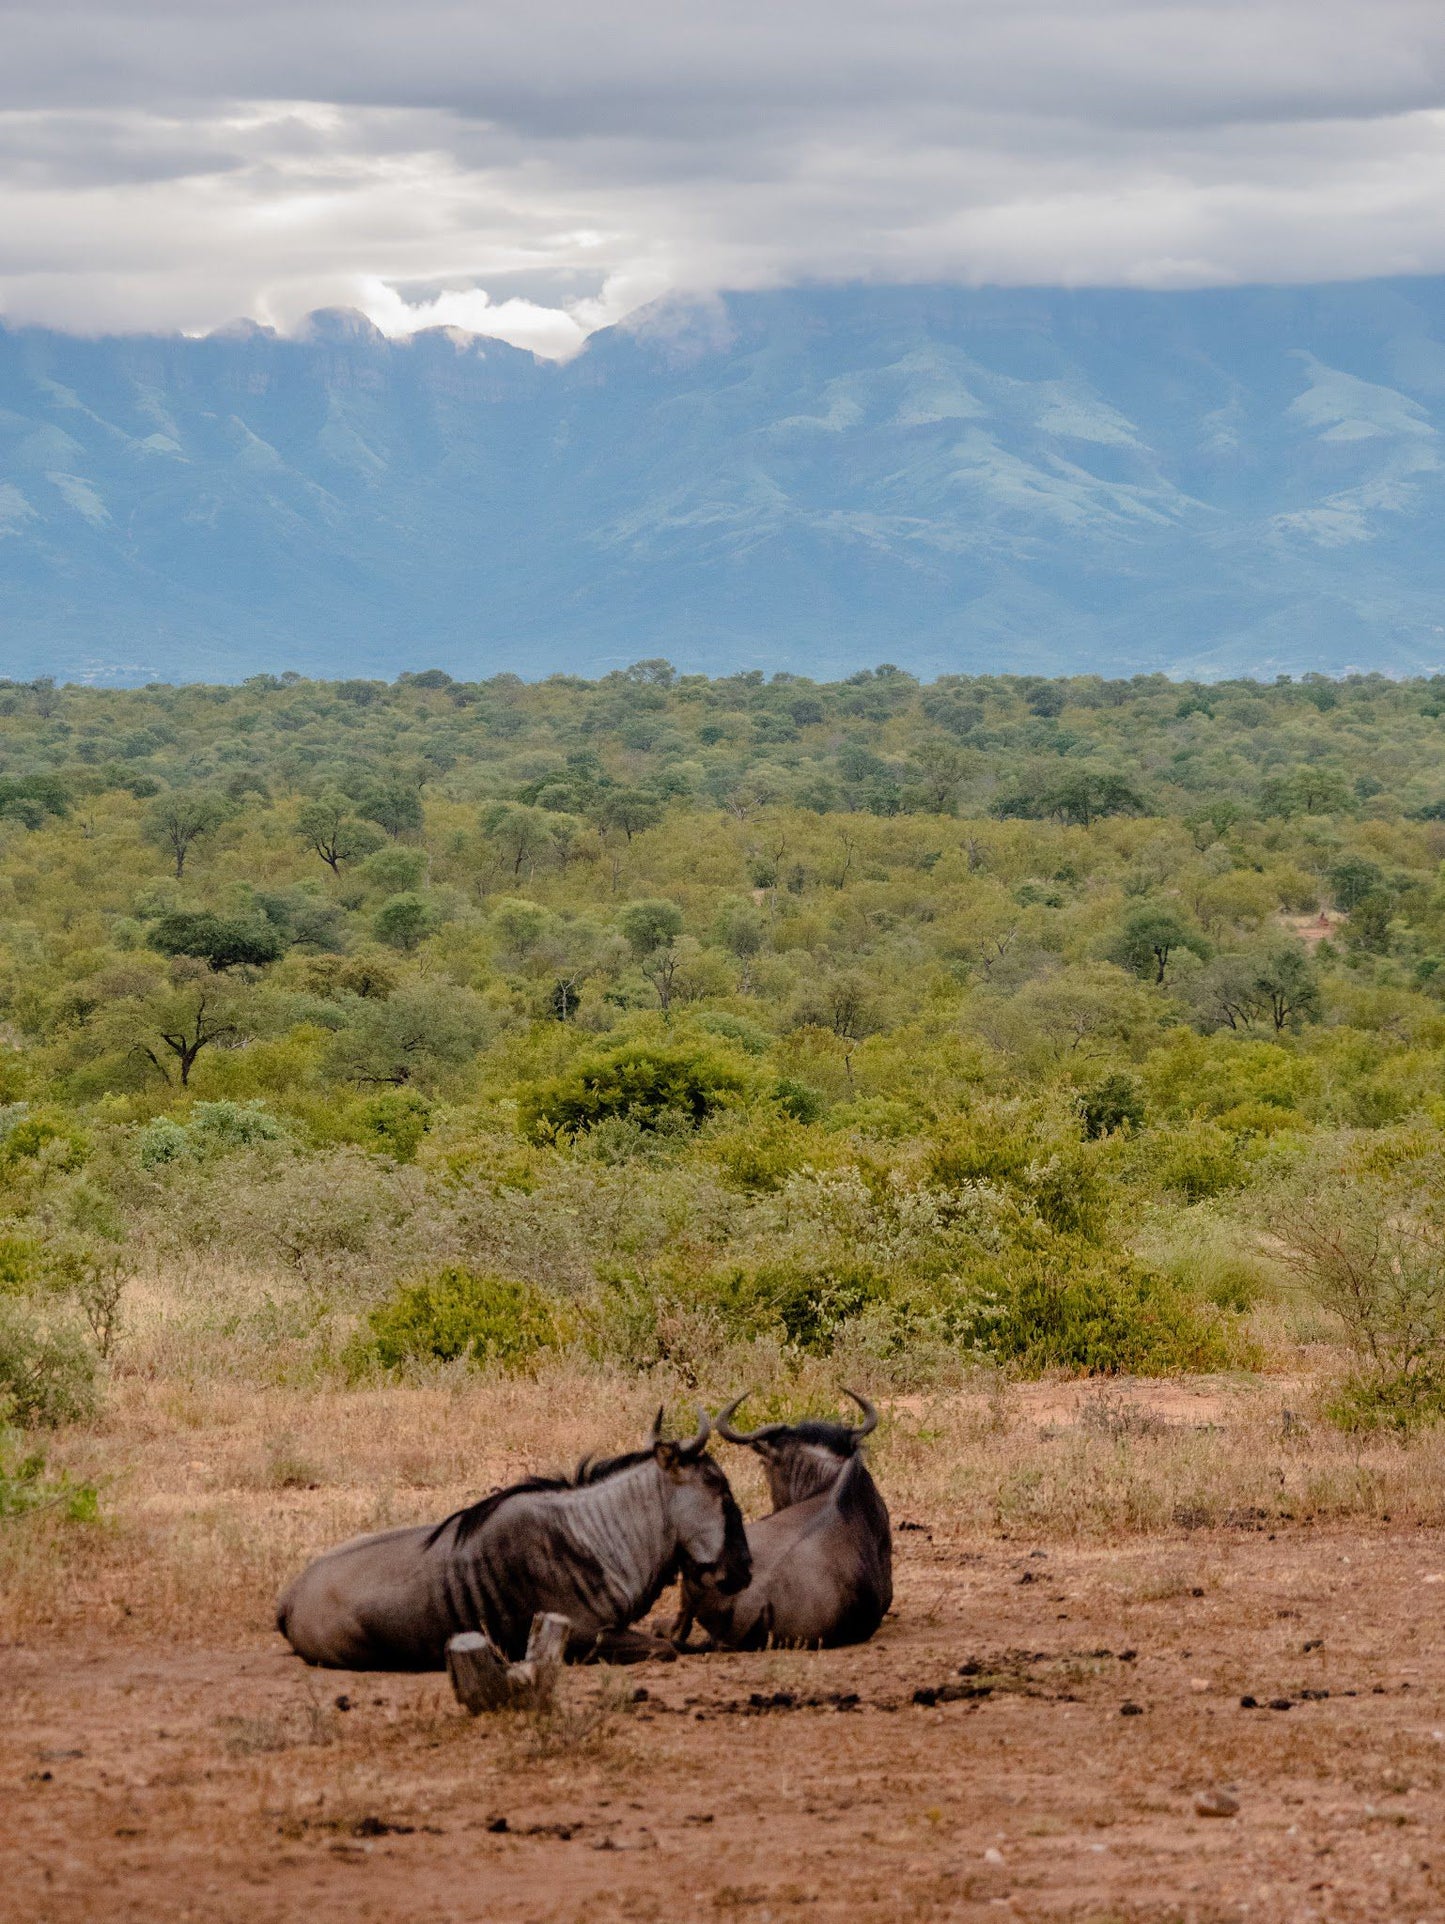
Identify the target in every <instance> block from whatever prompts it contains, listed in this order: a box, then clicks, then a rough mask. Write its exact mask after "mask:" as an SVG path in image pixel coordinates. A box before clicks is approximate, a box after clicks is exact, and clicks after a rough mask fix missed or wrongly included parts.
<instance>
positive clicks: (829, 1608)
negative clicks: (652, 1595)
mask: <svg viewBox="0 0 1445 1924" xmlns="http://www.w3.org/2000/svg"><path fill="white" fill-rule="evenodd" d="M848 1395H849V1396H851V1397H853V1401H854V1402H855V1403H856V1404H857V1405H858V1407H859V1409H860V1410H862V1412H863V1421H862V1423H861V1424H859V1425H857V1426H856V1427H854V1426H852V1425H850V1424H847V1423H822V1422H807V1423H792V1424H789V1423H769V1424H767V1425H765V1426H764V1428H762V1429H760V1430H754V1431H752V1432H751V1434H744V1433H743V1432H742V1431H740V1430H735V1429H733V1428H731V1426H730V1423H729V1419H730V1418H731V1416H732V1414H733V1412H734V1411H735V1410H736V1409H737V1407H738V1404H739V1403H741V1402H742V1400H743V1399H742V1397H740V1396H739V1397H736V1398H735V1399H734V1400H733V1401H732V1402H731V1403H729V1405H728V1406H727V1408H726V1409H725V1410H723V1411H722V1412H721V1413H720V1414H719V1416H718V1419H717V1432H718V1435H719V1436H721V1437H724V1438H726V1440H727V1441H728V1442H729V1443H741V1444H744V1445H746V1447H747V1448H748V1449H750V1450H754V1451H756V1452H757V1454H758V1456H760V1457H761V1458H762V1461H763V1467H764V1469H765V1471H766V1473H767V1478H768V1490H769V1493H770V1495H771V1497H772V1501H773V1511H772V1514H771V1515H770V1516H765V1517H762V1518H760V1519H759V1520H758V1522H756V1523H750V1524H749V1525H748V1548H749V1550H750V1551H751V1552H752V1560H753V1574H752V1581H751V1582H750V1583H749V1584H748V1586H747V1588H746V1589H744V1590H741V1591H739V1592H738V1593H737V1594H736V1595H734V1596H728V1595H726V1594H724V1593H723V1592H722V1590H721V1589H720V1587H719V1586H718V1585H716V1584H714V1583H712V1582H711V1581H710V1579H709V1578H708V1577H706V1576H701V1577H696V1576H692V1575H688V1576H686V1577H685V1578H684V1580H683V1587H682V1611H681V1614H680V1615H679V1617H678V1619H677V1622H676V1623H675V1624H674V1626H673V1631H672V1636H673V1641H674V1642H675V1643H677V1644H679V1645H682V1644H685V1643H686V1642H687V1637H688V1633H689V1631H690V1630H691V1628H692V1624H693V1620H694V1618H696V1620H697V1621H698V1622H699V1623H701V1625H702V1626H703V1628H704V1629H705V1630H706V1631H707V1632H708V1634H709V1635H710V1636H711V1637H712V1639H713V1642H714V1643H716V1644H720V1645H723V1646H725V1647H726V1648H728V1649H732V1650H751V1649H757V1648H759V1647H760V1646H762V1645H764V1644H767V1643H778V1644H801V1645H812V1646H815V1647H816V1646H819V1645H835V1644H844V1643H862V1642H864V1641H865V1640H866V1639H867V1638H869V1637H871V1636H872V1635H873V1632H874V1631H875V1630H876V1629H877V1628H878V1626H879V1624H880V1623H881V1622H882V1621H883V1618H884V1617H885V1616H886V1614H887V1612H888V1608H889V1606H890V1604H891V1603H892V1602H893V1539H892V1531H891V1527H890V1525H889V1521H888V1510H887V1507H886V1505H885V1504H884V1502H883V1498H882V1497H881V1496H880V1495H879V1493H878V1486H877V1484H876V1483H875V1482H874V1481H873V1478H872V1477H871V1476H870V1475H869V1473H868V1466H867V1464H866V1463H865V1462H864V1461H863V1457H862V1454H861V1445H862V1443H863V1440H864V1438H865V1437H867V1436H871V1435H872V1433H873V1431H874V1429H875V1428H876V1427H877V1424H878V1412H877V1410H875V1409H874V1407H873V1405H872V1404H871V1403H869V1402H868V1401H867V1400H866V1398H864V1397H861V1396H856V1395H854V1393H853V1391H852V1390H849V1391H848Z"/></svg>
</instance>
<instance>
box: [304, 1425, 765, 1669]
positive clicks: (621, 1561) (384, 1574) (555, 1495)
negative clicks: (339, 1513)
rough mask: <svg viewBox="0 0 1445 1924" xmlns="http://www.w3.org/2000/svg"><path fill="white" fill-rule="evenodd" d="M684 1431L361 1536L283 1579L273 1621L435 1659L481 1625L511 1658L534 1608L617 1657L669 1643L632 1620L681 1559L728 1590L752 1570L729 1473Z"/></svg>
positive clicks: (578, 1647)
mask: <svg viewBox="0 0 1445 1924" xmlns="http://www.w3.org/2000/svg"><path fill="white" fill-rule="evenodd" d="M699 1415H700V1416H701V1418H702V1425H701V1428H700V1429H699V1430H698V1433H697V1435H696V1436H695V1437H693V1439H692V1441H691V1442H689V1443H678V1442H666V1441H664V1440H663V1437H662V1433H661V1429H662V1412H661V1410H659V1411H658V1413H657V1421H656V1422H655V1423H654V1425H653V1429H652V1434H651V1436H650V1438H649V1439H648V1443H647V1447H646V1448H645V1449H641V1450H637V1451H634V1452H632V1453H631V1454H629V1455H626V1456H616V1457H612V1458H610V1459H609V1460H607V1461H602V1462H592V1461H588V1460H585V1459H584V1461H583V1462H582V1463H581V1464H580V1465H579V1466H578V1468H577V1470H576V1472H575V1473H574V1475H572V1476H570V1477H542V1476H534V1477H529V1478H528V1479H527V1480H526V1481H525V1482H523V1483H515V1484H513V1485H512V1486H511V1488H509V1489H505V1490H498V1491H496V1492H495V1493H494V1494H493V1495H491V1496H487V1497H483V1498H482V1500H481V1501H480V1502H479V1503H474V1504H472V1505H471V1506H470V1507H469V1508H467V1509H464V1510H458V1511H456V1512H455V1514H454V1515H452V1516H449V1517H446V1518H444V1519H443V1521H442V1522H440V1523H438V1524H435V1525H428V1524H421V1525H419V1526H416V1527H413V1528H408V1529H400V1530H384V1531H382V1532H381V1534H380V1535H378V1536H364V1537H356V1538H354V1539H353V1540H352V1541H351V1542H350V1543H343V1544H342V1545H341V1546H340V1547H339V1548H338V1549H335V1550H331V1551H328V1552H327V1554H326V1555H325V1556H322V1557H318V1558H317V1559H316V1561H315V1562H314V1563H312V1564H310V1565H308V1567H307V1568H306V1569H305V1570H303V1571H302V1572H301V1574H300V1576H298V1577H297V1578H296V1579H295V1581H294V1582H293V1583H291V1584H290V1585H289V1587H288V1588H287V1589H286V1590H285V1591H283V1593H282V1595H281V1598H280V1600H279V1602H278V1604H277V1607H276V1627H277V1629H278V1630H280V1631H281V1632H282V1634H283V1635H284V1636H286V1637H287V1638H289V1640H290V1642H291V1645H292V1648H293V1649H294V1650H295V1651H296V1652H297V1654H298V1655H299V1656H302V1657H304V1658H305V1659H306V1661H307V1662H308V1663H315V1664H325V1665H327V1666H329V1667H331V1668H333V1669H345V1670H440V1669H442V1668H443V1667H444V1665H445V1662H446V1646H447V1640H448V1638H450V1637H452V1636H455V1635H456V1633H457V1632H458V1631H462V1630H483V1631H485V1632H486V1634H487V1636H488V1637H489V1638H490V1639H491V1641H492V1642H493V1643H494V1644H495V1645H496V1646H497V1648H498V1649H499V1650H501V1651H503V1652H504V1653H505V1655H506V1656H507V1657H508V1658H510V1659H512V1660H516V1659H518V1658H520V1657H521V1656H522V1654H523V1651H524V1650H525V1648H526V1643H527V1632H528V1629H529V1627H530V1625H531V1622H532V1618H533V1616H534V1615H535V1613H536V1612H537V1611H539V1610H550V1611H556V1612H557V1613H558V1614H560V1615H561V1616H564V1617H566V1618H567V1619H568V1621H569V1622H570V1623H571V1625H572V1635H571V1638H570V1639H569V1642H568V1646H567V1652H568V1655H569V1656H570V1657H573V1658H577V1657H582V1656H587V1655H592V1654H595V1655H598V1656H602V1657H610V1658H612V1659H613V1660H621V1661H626V1660H628V1659H629V1658H635V1657H639V1656H646V1655H662V1654H666V1655H671V1654H672V1647H671V1645H670V1644H666V1643H663V1642H662V1640H661V1639H658V1638H652V1637H646V1636H644V1635H643V1634H642V1633H641V1632H638V1631H629V1630H628V1629H627V1626H628V1625H629V1624H631V1623H634V1622H635V1621H636V1620H637V1619H638V1618H639V1617H642V1616H645V1615H646V1614H647V1612H648V1611H649V1610H650V1609H651V1608H652V1606H653V1604H654V1603H655V1602H656V1600H657V1598H658V1596H659V1594H660V1593H661V1591H662V1589H663V1588H664V1586H665V1585H666V1584H667V1583H669V1582H670V1581H671V1580H672V1578H673V1577H674V1576H675V1575H677V1574H678V1573H679V1571H680V1572H681V1573H682V1574H683V1575H684V1576H686V1577H688V1578H691V1579H693V1580H698V1581H700V1580H702V1579H704V1578H706V1579H707V1581H708V1582H709V1583H710V1584H711V1585H712V1586H713V1587H714V1588H715V1589H716V1590H717V1591H718V1592H720V1593H721V1594H723V1595H730V1594H731V1593H732V1592H734V1591H736V1590H740V1589H742V1588H743V1586H744V1585H745V1584H746V1583H747V1581H748V1576H749V1573H750V1567H751V1566H750V1559H749V1554H748V1546H747V1538H746V1536H745V1535H744V1532H743V1521H742V1515H741V1513H740V1512H739V1510H738V1506H737V1504H736V1502H735V1501H734V1499H733V1493H732V1491H731V1489H730V1488H729V1487H728V1480H727V1477H726V1476H725V1475H724V1474H723V1471H722V1470H721V1468H720V1467H719V1466H718V1464H716V1463H715V1462H714V1461H713V1460H712V1458H711V1457H709V1456H705V1455H704V1454H703V1452H704V1450H705V1449H706V1446H707V1440H708V1435H709V1432H710V1428H711V1424H710V1420H709V1418H708V1416H707V1413H706V1411H699Z"/></svg>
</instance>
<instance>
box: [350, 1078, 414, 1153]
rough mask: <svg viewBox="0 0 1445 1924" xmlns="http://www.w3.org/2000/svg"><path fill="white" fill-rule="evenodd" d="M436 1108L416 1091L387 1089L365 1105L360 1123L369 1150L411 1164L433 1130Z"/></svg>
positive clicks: (361, 1112) (363, 1105) (362, 1106)
mask: <svg viewBox="0 0 1445 1924" xmlns="http://www.w3.org/2000/svg"><path fill="white" fill-rule="evenodd" d="M431 1114H432V1107H431V1104H430V1103H429V1102H428V1101H427V1099H426V1097H425V1096H424V1095H421V1094H420V1093H419V1092H418V1091H417V1090H415V1089H387V1090H385V1091H383V1093H382V1094H381V1095H379V1096H372V1097H371V1098H370V1099H369V1100H368V1101H366V1102H364V1103H363V1104H362V1105H361V1111H360V1115H359V1117H358V1120H359V1122H360V1124H361V1128H362V1131H363V1136H364V1141H365V1144H366V1147H367V1148H369V1149H376V1150H379V1151H380V1152H381V1154H382V1155H386V1156H390V1157H391V1158H392V1160H393V1161H394V1162H410V1161H411V1159H412V1157H413V1156H414V1155H415V1154H416V1152H417V1149H418V1148H419V1146H420V1144H421V1139H422V1137H423V1136H424V1135H425V1134H426V1132H427V1130H428V1129H429V1128H430V1127H431Z"/></svg>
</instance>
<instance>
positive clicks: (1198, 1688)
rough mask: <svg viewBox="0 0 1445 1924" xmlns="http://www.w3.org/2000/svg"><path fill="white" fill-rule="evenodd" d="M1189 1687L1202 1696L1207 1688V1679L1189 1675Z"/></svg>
mask: <svg viewBox="0 0 1445 1924" xmlns="http://www.w3.org/2000/svg"><path fill="white" fill-rule="evenodd" d="M1189 1688H1190V1689H1191V1690H1192V1691H1194V1692H1195V1694H1196V1695H1198V1696H1202V1695H1203V1693H1204V1692H1205V1691H1206V1690H1208V1688H1209V1679H1208V1678H1207V1677H1191V1678H1190V1679H1189Z"/></svg>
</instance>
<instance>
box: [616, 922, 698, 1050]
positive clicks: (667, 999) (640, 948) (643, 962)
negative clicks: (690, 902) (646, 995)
mask: <svg viewBox="0 0 1445 1924" xmlns="http://www.w3.org/2000/svg"><path fill="white" fill-rule="evenodd" d="M617 920H618V926H619V927H620V928H621V930H622V933H623V935H624V936H625V937H626V938H627V943H628V946H629V948H630V949H631V950H632V953H633V954H634V955H635V956H636V958H637V966H638V968H639V969H640V970H641V971H642V974H643V976H644V977H645V978H646V980H647V981H649V982H650V983H651V984H652V987H653V989H654V991H655V992H656V995H657V1001H658V1006H659V1008H660V1009H661V1010H662V1018H663V1020H664V1022H670V1021H671V1020H672V997H673V989H674V986H675V984H676V981H677V971H678V967H679V965H680V963H681V961H682V957H681V955H680V954H679V952H678V944H677V939H678V937H679V936H680V935H681V934H682V910H681V909H680V908H679V907H678V906H677V904H676V903H675V902H658V901H646V902H629V903H628V905H627V907H626V908H625V909H624V910H623V911H622V913H621V915H620V916H619V917H618V918H617Z"/></svg>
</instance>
